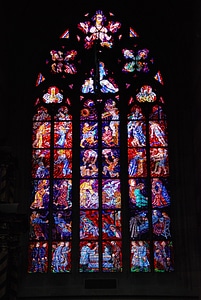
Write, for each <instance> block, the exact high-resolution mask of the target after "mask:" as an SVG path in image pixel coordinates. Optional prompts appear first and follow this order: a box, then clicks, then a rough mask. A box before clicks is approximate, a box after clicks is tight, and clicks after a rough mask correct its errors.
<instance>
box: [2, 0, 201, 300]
mask: <svg viewBox="0 0 201 300" xmlns="http://www.w3.org/2000/svg"><path fill="white" fill-rule="evenodd" d="M179 2H180V1H179ZM95 4H97V6H98V5H100V8H101V9H107V10H109V11H112V12H114V13H115V14H116V15H117V16H120V18H121V19H122V20H123V21H124V20H125V21H126V22H128V23H130V24H131V25H133V27H134V28H135V29H136V31H137V32H139V34H140V36H142V37H143V38H144V41H145V42H146V43H148V44H149V45H151V47H152V48H153V49H154V51H155V53H156V56H157V57H158V60H159V63H160V65H161V71H162V73H164V74H165V81H166V87H167V98H168V110H169V114H170V115H171V118H170V120H169V143H170V159H171V176H172V193H173V207H174V212H173V219H174V221H173V223H174V224H173V225H174V228H175V232H174V235H175V241H174V242H175V252H176V253H175V261H176V272H175V273H174V274H160V276H158V274H155V275H154V276H153V275H152V276H150V275H149V274H146V275H148V276H144V275H142V274H138V275H139V276H135V277H133V278H132V280H131V278H122V276H120V275H119V276H118V274H117V275H115V276H110V275H108V278H109V279H113V278H115V280H116V281H117V288H115V289H107V288H105V289H104V288H103V289H86V288H85V280H86V279H88V277H89V276H87V277H84V276H83V274H82V276H78V278H74V277H71V278H69V277H68V279H66V277H65V278H64V279H62V280H61V279H60V278H58V277H57V276H56V277H51V276H49V277H48V276H47V277H45V278H44V277H40V276H34V278H29V277H27V276H26V274H25V273H26V270H25V271H24V270H23V263H22V266H19V267H18V284H19V288H18V298H19V299H20V300H22V299H24V300H25V299H26V300H28V299H29V300H32V299H36V298H37V299H52V300H53V299H100V300H102V299H115V300H117V299H119V300H120V299H147V300H148V299H182V300H183V299H189V300H190V299H201V292H200V282H201V275H200V271H201V262H200V248H201V242H200V230H201V222H200V220H201V215H200V214H201V208H200V203H201V200H200V197H201V192H200V182H201V172H200V170H201V159H200V152H201V134H200V130H201V118H200V111H201V101H200V99H201V84H200V76H201V54H200V53H201V24H200V17H201V11H200V10H201V7H200V3H199V1H194V3H193V4H192V3H190V1H187V3H184V2H182V3H177V1H175V2H174V3H171V2H165V3H164V2H163V1H156V2H155V1H148V2H147V3H146V2H143V3H142V2H140V1H139V2H138V3H136V2H134V1H123V2H120V3H117V1H114V2H113V1H76V2H74V3H71V5H70V3H69V2H68V1H67V2H64V1H62V2H58V3H54V6H53V5H52V4H50V3H43V2H39V1H29V2H27V3H26V4H24V3H20V2H16V3H13V4H12V5H10V4H9V3H5V7H4V8H3V13H2V14H3V18H1V20H0V22H1V23H0V25H1V47H0V53H1V60H0V88H1V93H0V126H1V127H0V128H1V131H0V147H3V148H4V149H5V148H8V149H9V151H11V155H12V157H14V158H15V162H16V166H15V174H16V175H15V191H14V196H13V197H14V200H13V202H14V203H19V207H18V211H17V214H20V215H21V216H22V215H23V216H25V219H26V216H27V220H28V215H27V201H29V192H30V190H29V188H30V177H29V176H30V175H29V174H30V173H29V172H30V151H31V149H30V147H29V145H30V144H31V123H30V118H31V105H32V103H31V101H30V100H29V98H31V97H32V93H33V84H34V83H35V79H36V76H37V73H38V66H39V64H40V62H41V57H43V55H44V52H45V51H46V49H49V48H48V46H49V44H50V41H53V40H54V38H57V37H58V35H59V34H60V33H62V32H63V31H64V30H65V29H66V28H67V27H68V24H71V23H72V22H74V21H75V20H76V19H78V20H79V17H80V16H82V15H83V13H85V12H87V11H88V8H89V9H93V8H94V9H96V6H95ZM46 52H47V51H46ZM46 52H45V53H46ZM23 222H24V219H23ZM25 223H26V221H25ZM24 226H25V227H26V224H25V225H24ZM27 234H28V233H27V230H21V235H20V238H19V240H18V247H20V251H19V250H18V254H19V259H20V261H22V262H23V261H24V260H26V241H27ZM93 276H94V278H95V279H97V280H100V278H99V276H98V275H97V274H94V275H93ZM89 279H90V277H89ZM75 296H76V297H75ZM199 297H200V298H199Z"/></svg>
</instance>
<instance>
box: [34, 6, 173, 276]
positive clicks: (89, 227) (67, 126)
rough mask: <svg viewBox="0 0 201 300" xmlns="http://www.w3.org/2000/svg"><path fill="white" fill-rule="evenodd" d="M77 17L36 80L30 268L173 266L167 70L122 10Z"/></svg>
mask: <svg viewBox="0 0 201 300" xmlns="http://www.w3.org/2000/svg"><path fill="white" fill-rule="evenodd" d="M76 25H77V27H76V28H75V26H74V27H73V29H72V30H71V28H70V27H69V28H68V29H64V32H63V33H62V34H60V36H59V39H58V41H56V43H55V45H53V46H52V48H51V49H50V50H49V53H47V56H46V61H45V62H44V65H42V66H41V70H39V72H38V77H37V79H36V84H35V90H36V91H35V103H34V113H33V131H32V132H33V134H32V174H31V175H32V184H31V187H32V193H31V197H30V198H31V199H30V205H29V206H30V232H29V254H28V255H29V256H28V261H29V263H28V272H29V273H37V272H41V273H64V272H68V273H73V272H77V273H83V272H100V273H106V272H107V273H108V272H119V273H123V272H128V271H129V272H130V273H133V272H171V271H173V270H174V256H173V243H172V228H171V202H172V199H171V189H170V179H169V177H170V170H169V151H168V118H167V112H166V99H165V98H166V97H165V92H164V90H163V87H164V84H165V83H164V81H163V77H162V74H161V71H160V70H159V68H158V66H157V64H156V63H155V59H154V55H153V53H151V51H150V50H149V49H148V47H147V45H146V46H142V45H141V40H140V37H139V35H138V33H137V32H136V31H135V30H134V29H133V27H128V28H126V26H122V24H121V22H119V21H118V20H117V19H116V16H115V15H114V14H113V13H111V12H109V13H107V12H103V11H102V10H97V11H95V12H94V14H92V15H91V14H90V13H87V14H85V15H84V16H83V19H82V20H80V22H79V23H78V24H76ZM72 253H77V254H76V255H75V256H73V255H72ZM128 254H129V255H128ZM73 257H79V262H77V261H74V260H73Z"/></svg>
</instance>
